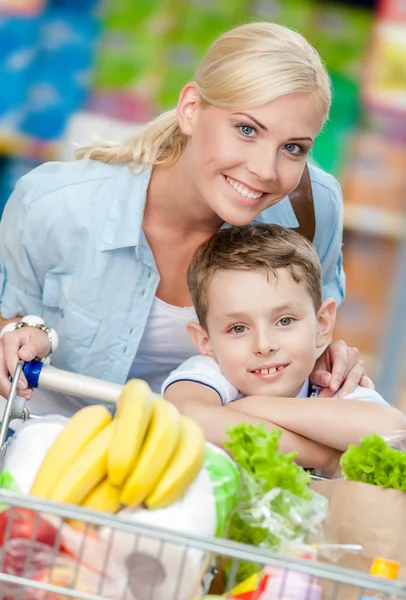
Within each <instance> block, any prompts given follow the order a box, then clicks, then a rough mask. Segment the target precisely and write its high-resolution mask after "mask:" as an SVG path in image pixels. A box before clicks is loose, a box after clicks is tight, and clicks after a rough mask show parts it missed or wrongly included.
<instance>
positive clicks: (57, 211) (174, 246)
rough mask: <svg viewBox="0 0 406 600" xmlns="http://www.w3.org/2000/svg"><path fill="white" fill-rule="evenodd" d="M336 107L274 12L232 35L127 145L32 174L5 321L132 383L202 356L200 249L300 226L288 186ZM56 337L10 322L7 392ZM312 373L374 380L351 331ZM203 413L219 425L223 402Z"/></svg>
mask: <svg viewBox="0 0 406 600" xmlns="http://www.w3.org/2000/svg"><path fill="white" fill-rule="evenodd" d="M330 102H331V92H330V84H329V79H328V75H327V73H326V71H325V68H324V67H323V65H322V63H321V60H320V57H319V56H318V54H317V53H316V51H315V50H314V49H313V48H312V47H311V46H310V45H309V44H308V43H307V42H306V41H305V40H304V39H303V38H302V37H301V36H300V35H299V34H297V33H295V32H293V31H290V30H289V29H287V28H285V27H282V26H279V25H274V24H269V23H253V24H248V25H244V26H241V27H237V28H236V29H233V30H231V31H229V32H228V33H225V34H224V35H223V36H221V37H220V38H219V39H218V40H217V41H216V42H215V43H214V44H213V46H212V48H211V49H210V51H209V53H208V55H207V57H206V58H205V59H204V60H203V62H202V64H201V65H200V67H199V68H198V70H197V72H196V76H195V78H194V80H193V82H191V83H189V84H187V85H186V86H185V87H184V88H183V90H182V91H181V93H180V97H179V102H178V106H177V109H176V110H173V111H169V112H167V113H165V114H163V115H161V116H160V117H158V118H157V119H156V120H154V121H152V122H151V123H148V124H147V125H146V126H145V127H144V128H143V130H142V131H141V132H139V133H138V134H136V135H135V136H134V137H133V138H131V139H130V140H129V141H127V142H125V143H123V144H107V143H104V144H99V145H97V146H95V147H89V148H83V149H81V150H80V151H79V153H78V158H80V159H86V160H79V161H74V162H70V163H48V164H45V165H42V166H41V167H39V168H37V169H35V170H34V171H32V172H31V173H29V174H28V175H27V176H26V177H24V178H23V179H22V180H20V181H19V183H18V184H17V187H16V190H15V192H14V193H13V195H12V197H11V198H10V200H9V202H8V204H7V206H6V209H5V212H4V216H3V220H2V223H1V228H0V290H1V296H0V302H1V315H2V318H3V323H4V322H7V321H12V322H14V321H16V320H18V318H20V317H21V316H23V315H26V314H27V313H28V314H36V315H40V316H42V317H43V319H44V321H45V323H46V325H47V326H49V327H53V328H54V329H55V330H56V331H57V332H58V334H59V338H60V345H59V348H58V350H57V351H56V352H54V353H53V364H54V365H55V366H57V367H61V368H65V369H69V370H72V371H76V372H80V373H84V374H88V375H91V376H94V377H99V378H104V379H106V380H112V381H116V382H119V383H124V382H125V381H126V379H127V378H129V377H140V378H143V379H146V380H147V381H149V382H150V384H151V385H152V387H153V388H154V389H155V390H157V391H158V390H159V387H160V383H161V381H162V380H163V379H164V378H165V377H166V376H167V374H168V373H169V372H170V371H171V370H172V369H173V368H175V367H176V366H178V364H180V363H181V362H182V361H183V360H185V359H186V358H187V357H189V356H191V355H192V354H193V353H194V349H193V347H192V345H191V342H190V341H189V338H188V334H187V331H186V327H185V324H186V322H187V321H189V320H190V319H191V316H192V317H193V315H194V310H193V308H191V306H192V302H191V298H190V296H189V291H188V288H187V283H186V270H187V267H188V264H189V261H190V258H191V256H192V255H193V253H194V252H195V250H196V249H197V247H198V246H199V245H200V244H201V243H202V242H203V241H205V240H206V239H207V238H208V237H210V236H211V235H212V234H213V233H214V232H215V231H216V230H217V229H218V228H220V227H222V226H225V225H226V224H227V223H231V224H233V225H244V224H247V223H250V222H251V221H253V220H255V219H257V220H262V221H264V222H278V223H280V224H282V225H285V226H290V227H297V225H298V222H297V219H296V217H295V213H294V212H293V210H292V206H291V204H290V202H289V200H288V198H287V196H289V194H291V193H292V192H293V190H295V188H297V186H298V184H299V182H300V180H301V178H302V176H303V174H304V172H305V167H306V159H307V156H308V154H309V152H310V151H311V148H312V145H313V142H314V139H315V137H316V136H317V135H318V133H319V132H320V130H321V129H322V127H323V124H324V122H325V120H326V118H327V115H328V111H329V107H330ZM309 173H310V180H311V188H312V193H313V198H314V210H315V216H316V229H315V237H314V244H315V247H316V250H317V252H318V254H319V256H320V259H321V262H322V268H323V286H324V295H325V296H333V297H335V299H336V300H337V302H340V301H341V300H342V298H343V293H344V292H343V288H344V285H343V280H344V275H343V272H342V267H341V243H342V200H341V194H340V189H339V186H338V184H337V182H336V181H335V180H334V178H333V177H331V176H330V175H327V174H326V173H323V172H322V171H320V170H319V169H316V168H314V167H309ZM16 315H19V316H20V317H18V318H16ZM12 328H13V326H11V329H12ZM49 348H50V345H49V339H48V337H47V335H45V333H44V332H43V331H41V330H40V329H38V328H35V327H28V326H27V327H23V328H21V329H18V330H15V331H11V332H10V331H9V332H8V333H6V334H5V335H4V336H3V337H2V339H1V342H0V392H1V393H2V394H3V395H4V394H6V393H7V390H8V389H9V373H12V372H13V370H14V367H15V364H16V362H17V360H18V357H19V358H20V359H23V360H30V359H32V358H34V357H35V356H38V357H43V356H45V355H46V354H47V353H48V352H49ZM331 371H332V373H330V372H331ZM313 381H314V383H317V384H321V385H324V386H330V393H331V392H332V391H335V390H337V388H338V387H339V386H340V385H341V384H342V383H343V382H345V383H344V393H348V392H350V391H352V389H353V388H354V387H355V385H356V384H357V383H359V382H361V385H366V386H371V385H372V383H371V382H370V380H369V379H368V378H367V377H366V376H364V369H363V363H362V361H359V360H358V354H357V352H356V351H355V350H354V349H349V348H347V346H346V345H345V344H344V343H343V342H336V343H334V344H332V345H331V346H329V348H328V349H327V350H326V352H325V353H324V355H323V356H322V357H321V358H320V359H319V362H318V365H317V368H316V370H315V373H314V375H313ZM20 386H21V387H20V394H21V395H22V396H24V397H25V398H30V397H31V393H32V391H31V390H29V389H27V388H26V383H25V382H21V384H20ZM73 410H74V408H72V411H73ZM227 410H228V409H226V408H225V409H224V417H223V418H224V422H223V423H221V424H220V427H223V426H224V427H225V425H226V424H227ZM196 414H198V415H199V420H200V421H201V423H202V424H203V425H204V427H205V430H206V432H207V430H208V429H209V428H210V427H208V426H207V423H210V407H207V406H202V407H197V411H196Z"/></svg>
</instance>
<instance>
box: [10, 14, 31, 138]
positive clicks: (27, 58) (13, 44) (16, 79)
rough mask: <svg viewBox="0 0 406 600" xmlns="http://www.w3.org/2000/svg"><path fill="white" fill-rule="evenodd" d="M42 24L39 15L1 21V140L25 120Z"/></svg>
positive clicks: (15, 17) (14, 17)
mask: <svg viewBox="0 0 406 600" xmlns="http://www.w3.org/2000/svg"><path fill="white" fill-rule="evenodd" d="M40 22H41V21H40V19H39V17H38V16H37V15H33V16H24V17H23V16H8V17H3V18H1V19H0V81H1V87H0V137H3V136H4V135H6V134H10V132H11V133H14V132H16V131H17V130H18V129H19V127H20V126H21V123H22V121H23V118H24V114H25V108H26V102H27V97H28V90H29V86H30V85H31V82H32V78H33V60H34V58H35V52H36V47H37V43H38V38H39V29H40Z"/></svg>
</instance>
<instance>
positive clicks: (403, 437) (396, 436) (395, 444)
mask: <svg viewBox="0 0 406 600" xmlns="http://www.w3.org/2000/svg"><path fill="white" fill-rule="evenodd" d="M382 439H383V440H384V441H385V442H386V443H387V444H388V445H389V446H391V448H394V449H395V450H400V451H401V452H405V451H406V431H390V432H389V433H387V434H386V435H383V436H382Z"/></svg>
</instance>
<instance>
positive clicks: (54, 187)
mask: <svg viewBox="0 0 406 600" xmlns="http://www.w3.org/2000/svg"><path fill="white" fill-rule="evenodd" d="M125 169H126V170H128V168H127V166H126V165H122V164H120V165H110V164H106V163H102V162H97V161H92V160H89V161H87V160H75V161H68V162H58V161H55V162H47V163H44V164H42V165H40V166H39V167H36V168H35V169H32V170H31V171H30V172H29V173H27V174H26V175H24V176H23V177H22V178H21V179H20V180H19V181H18V182H17V187H18V188H20V192H23V197H24V200H25V202H28V203H32V202H35V201H36V200H37V199H38V198H42V197H44V196H46V195H48V194H54V193H58V192H59V191H62V192H63V193H66V192H68V193H69V192H70V191H72V193H74V194H75V195H81V191H82V189H83V190H85V188H86V190H89V189H90V188H91V187H92V185H93V186H98V185H100V183H101V182H103V181H105V180H109V179H110V180H116V179H119V178H120V177H121V176H122V174H123V171H124V170H125ZM101 189H102V188H101Z"/></svg>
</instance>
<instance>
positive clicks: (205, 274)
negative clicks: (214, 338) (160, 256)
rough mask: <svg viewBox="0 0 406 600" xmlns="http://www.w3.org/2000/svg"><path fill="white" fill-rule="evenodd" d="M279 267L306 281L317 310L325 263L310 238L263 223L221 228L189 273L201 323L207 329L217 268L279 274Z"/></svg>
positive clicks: (189, 282) (203, 247) (320, 296)
mask: <svg viewBox="0 0 406 600" xmlns="http://www.w3.org/2000/svg"><path fill="white" fill-rule="evenodd" d="M278 269H288V271H289V272H290V274H291V275H292V277H293V279H294V280H295V281H296V282H298V283H299V282H300V281H304V282H305V284H306V287H307V290H308V292H309V294H310V296H311V298H312V300H313V305H314V308H315V311H316V312H317V311H318V310H319V308H320V305H321V303H322V289H321V266H320V260H319V257H318V256H317V253H316V251H315V249H314V248H313V245H312V244H311V243H310V242H309V241H308V240H307V239H306V238H304V237H303V236H302V235H300V234H299V233H296V232H295V231H293V230H292V229H287V228H285V227H281V226H280V225H265V224H263V223H252V224H250V225H245V226H243V227H225V228H223V229H219V231H217V232H216V233H215V234H214V235H213V236H212V237H211V238H209V239H208V240H207V241H206V242H204V244H202V246H200V248H198V250H197V251H196V252H195V254H194V256H193V258H192V261H191V263H190V266H189V270H188V275H187V279H188V285H189V290H190V294H191V296H192V300H193V304H194V306H195V309H196V313H197V317H198V319H199V322H200V325H202V327H204V328H205V329H207V311H208V303H207V286H208V284H209V282H210V281H211V279H212V278H213V276H214V274H215V273H216V272H217V271H258V270H261V271H265V272H266V273H268V274H269V273H272V275H274V276H275V277H278V272H277V270H278Z"/></svg>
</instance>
